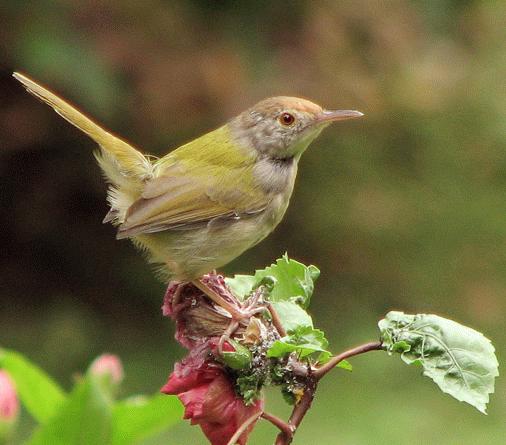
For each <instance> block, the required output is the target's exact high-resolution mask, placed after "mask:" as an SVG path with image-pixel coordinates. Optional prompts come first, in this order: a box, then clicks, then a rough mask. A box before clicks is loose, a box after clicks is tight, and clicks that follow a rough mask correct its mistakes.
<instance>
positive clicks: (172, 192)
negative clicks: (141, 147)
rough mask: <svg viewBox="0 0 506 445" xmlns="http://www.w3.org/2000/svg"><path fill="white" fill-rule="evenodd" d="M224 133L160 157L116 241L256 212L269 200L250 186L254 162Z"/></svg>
mask: <svg viewBox="0 0 506 445" xmlns="http://www.w3.org/2000/svg"><path fill="white" fill-rule="evenodd" d="M226 131H227V130H226V127H222V128H221V129H218V130H215V131H214V132H211V133H208V134H207V135H204V136H203V137H201V138H199V139H197V140H195V141H193V142H191V143H190V144H187V145H185V146H183V147H180V148H179V149H177V150H176V151H174V152H173V153H171V154H170V155H168V156H166V157H165V158H162V159H161V160H160V164H159V165H158V166H157V167H158V169H159V174H158V176H157V177H155V178H153V179H151V180H149V181H148V182H147V183H146V184H145V187H144V190H143V193H142V196H141V198H140V199H138V200H137V201H136V202H134V203H133V204H132V206H131V207H130V208H129V210H128V212H127V214H126V218H125V221H124V222H123V224H122V225H121V226H120V227H119V231H118V238H126V237H131V236H135V235H139V234H142V233H153V232H160V231H163V230H171V229H186V228H193V227H195V225H198V224H203V223H208V222H209V221H212V220H214V219H216V218H240V217H245V216H247V215H250V214H254V213H257V212H260V211H262V210H263V209H264V208H265V207H266V205H267V203H268V201H269V196H268V195H266V194H265V193H264V192H263V191H262V190H261V189H260V188H259V187H258V186H257V185H256V184H255V181H254V177H253V163H254V158H253V157H252V156H251V155H250V156H248V155H247V153H246V154H245V153H244V152H242V151H239V149H238V148H237V147H234V146H231V145H230V144H231V142H230V138H229V137H227V136H228V135H227V133H226Z"/></svg>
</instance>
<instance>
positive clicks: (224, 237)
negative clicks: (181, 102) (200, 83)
mask: <svg viewBox="0 0 506 445" xmlns="http://www.w3.org/2000/svg"><path fill="white" fill-rule="evenodd" d="M13 75H14V77H15V78H16V79H17V80H18V81H20V82H21V83H22V84H23V85H24V87H25V88H26V89H27V91H28V92H30V93H31V94H33V95H34V96H36V97H37V98H39V99H41V100H42V101H43V102H45V103H47V104H48V105H49V106H51V107H52V108H54V110H55V111H56V112H57V113H58V114H59V115H61V116H62V117H63V118H65V119H66V120H67V121H69V122H70V123H71V124H73V125H75V126H76V127H77V128H79V129H80V130H81V131H83V132H84V133H86V134H87V135H88V136H89V137H91V138H92V139H93V140H94V141H95V142H97V143H98V145H99V146H100V150H99V151H98V152H96V153H95V157H96V159H97V161H98V164H99V165H100V167H101V169H102V171H103V173H104V175H105V177H106V179H107V181H108V182H109V184H110V187H109V191H108V197H107V199H108V202H109V204H110V211H109V213H108V214H107V215H106V217H105V219H104V222H111V223H112V224H114V225H115V226H117V227H118V233H117V238H118V239H123V238H130V239H131V240H132V241H133V242H134V244H135V245H136V246H137V247H139V248H141V249H143V250H145V251H147V252H148V254H149V258H150V260H151V261H152V262H153V263H156V264H157V265H159V266H160V270H161V271H162V273H163V275H164V276H165V278H167V279H168V280H179V281H193V282H195V283H198V284H199V287H201V286H202V284H201V282H200V281H199V280H198V278H199V277H201V276H202V275H204V274H205V273H207V272H210V271H211V270H213V269H216V268H219V267H221V266H223V265H225V264H227V263H228V262H230V261H231V260H233V259H234V258H236V257H237V256H239V255H240V254H241V253H243V252H244V251H245V250H247V249H249V248H250V247H252V246H254V245H255V244H257V243H258V242H260V241H261V240H262V239H264V238H265V237H266V236H267V235H269V234H270V233H271V232H272V231H273V229H274V228H275V227H276V226H277V225H278V224H279V222H280V221H281V219H282V217H283V215H284V213H285V211H286V209H287V207H288V202H289V200H290V196H291V194H292V190H293V186H294V181H295V176H296V174H297V165H298V162H299V159H300V157H301V155H302V153H303V152H304V150H305V149H306V148H307V147H308V145H309V144H310V143H311V142H312V141H313V139H315V138H316V137H317V136H318V135H319V134H320V132H321V131H322V130H323V129H324V128H325V127H326V126H328V125H329V124H330V123H332V122H336V121H342V120H346V119H353V118H357V117H360V116H362V115H363V114H362V113H360V112H359V111H353V110H325V109H323V108H322V107H320V106H319V105H316V104H314V103H312V102H310V101H308V100H305V99H300V98H297V97H285V96H281V97H271V98H269V99H265V100H263V101H261V102H259V103H257V104H256V105H255V106H253V107H252V108H250V109H248V110H246V111H244V112H243V113H241V114H239V115H238V116H236V117H234V118H233V119H231V120H230V121H229V122H228V123H226V124H225V125H223V126H222V127H220V128H218V129H217V130H214V131H211V132H209V133H207V134H205V135H203V136H201V137H199V138H197V139H194V140H193V141H191V142H188V143H186V144H184V145H182V146H181V147H179V148H177V149H175V150H173V151H171V152H169V153H168V154H167V155H165V156H163V157H161V158H155V157H153V156H146V155H144V154H142V153H141V152H140V151H139V150H137V149H136V148H134V147H133V146H132V145H131V144H129V143H127V142H125V141H124V140H122V139H120V138H118V137H117V136H115V135H113V134H111V133H110V132H108V131H107V130H105V129H104V128H102V127H101V126H100V125H98V124H97V123H95V122H94V121H92V120H91V119H90V118H88V117H87V116H85V115H84V114H83V113H81V112H80V111H79V110H77V109H76V108H75V107H73V106H72V105H70V104H69V103H68V102H66V101H65V100H63V99H62V98H61V97H59V96H57V95H56V94H54V93H52V92H51V91H49V90H48V89H46V88H44V87H43V86H41V85H40V84H38V83H37V82H35V81H34V80H32V79H30V78H28V77H27V76H25V75H23V74H20V73H14V74H13Z"/></svg>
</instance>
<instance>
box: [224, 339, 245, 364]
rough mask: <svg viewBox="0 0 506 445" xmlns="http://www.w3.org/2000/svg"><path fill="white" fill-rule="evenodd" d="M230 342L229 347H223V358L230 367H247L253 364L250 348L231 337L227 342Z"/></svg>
mask: <svg viewBox="0 0 506 445" xmlns="http://www.w3.org/2000/svg"><path fill="white" fill-rule="evenodd" d="M227 343H228V344H229V345H230V347H229V348H223V352H222V353H221V360H222V361H223V363H225V365H227V366H228V367H229V368H232V369H235V370H241V369H247V368H249V367H250V365H251V359H252V357H251V352H250V350H249V349H248V348H246V347H245V346H243V345H241V344H240V343H239V342H237V341H234V340H232V339H229V340H228V341H227V342H226V343H225V344H227Z"/></svg>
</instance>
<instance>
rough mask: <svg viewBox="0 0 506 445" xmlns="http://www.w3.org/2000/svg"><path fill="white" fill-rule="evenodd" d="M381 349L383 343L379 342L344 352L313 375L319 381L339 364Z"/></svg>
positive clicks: (316, 370)
mask: <svg viewBox="0 0 506 445" xmlns="http://www.w3.org/2000/svg"><path fill="white" fill-rule="evenodd" d="M379 349H381V342H379V341H374V342H370V343H366V344H364V345H361V346H357V347H356V348H353V349H349V350H348V351H345V352H342V353H341V354H339V355H336V356H335V357H332V358H331V359H330V360H329V361H328V362H327V363H325V364H324V365H323V366H321V367H319V368H317V369H315V370H314V372H313V375H314V376H315V377H316V379H317V380H320V379H321V378H322V377H323V376H324V375H325V374H327V372H329V371H330V370H331V369H332V368H334V367H335V366H336V365H338V364H339V362H342V361H343V360H345V359H347V358H349V357H353V356H355V355H359V354H363V353H364V352H369V351H377V350H379Z"/></svg>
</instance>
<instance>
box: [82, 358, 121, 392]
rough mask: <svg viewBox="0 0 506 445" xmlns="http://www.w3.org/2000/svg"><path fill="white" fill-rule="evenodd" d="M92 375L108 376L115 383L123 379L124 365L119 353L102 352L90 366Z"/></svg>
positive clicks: (117, 383)
mask: <svg viewBox="0 0 506 445" xmlns="http://www.w3.org/2000/svg"><path fill="white" fill-rule="evenodd" d="M90 373H91V375H94V376H97V377H106V378H108V379H110V382H111V383H112V384H114V385H119V384H120V383H121V382H122V381H123V377H124V375H123V365H122V364H121V360H120V359H119V357H118V356H117V355H113V354H102V355H100V356H98V357H97V358H96V359H95V360H94V361H93V363H92V364H91V366H90Z"/></svg>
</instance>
